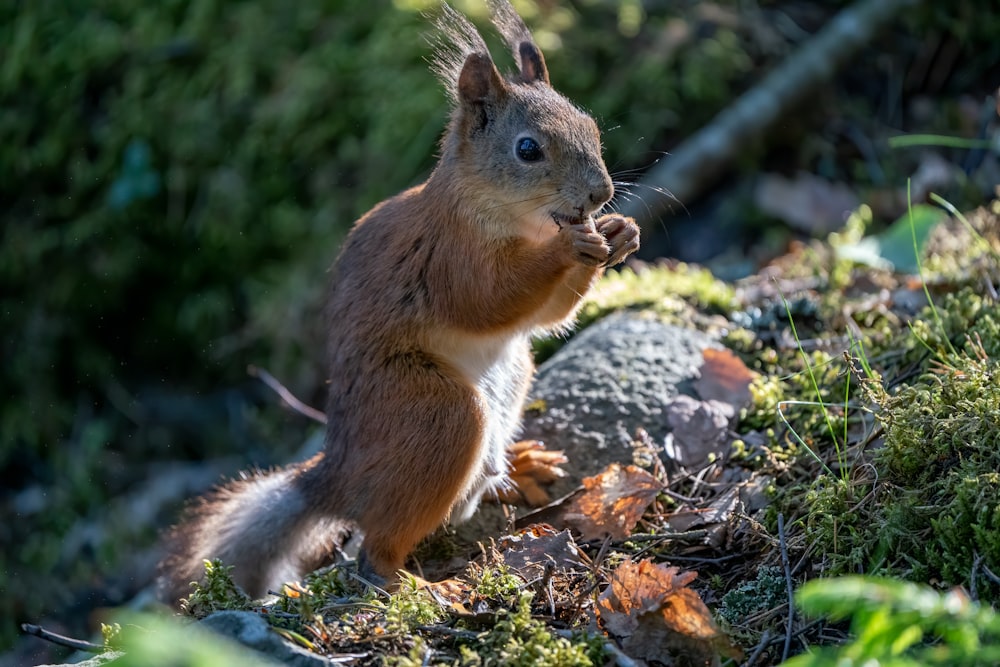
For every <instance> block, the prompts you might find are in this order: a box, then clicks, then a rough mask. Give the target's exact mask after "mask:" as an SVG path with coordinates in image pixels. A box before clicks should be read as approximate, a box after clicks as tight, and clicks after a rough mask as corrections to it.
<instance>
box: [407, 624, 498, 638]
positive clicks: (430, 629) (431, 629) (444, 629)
mask: <svg viewBox="0 0 1000 667" xmlns="http://www.w3.org/2000/svg"><path fill="white" fill-rule="evenodd" d="M417 630H420V631H421V632H427V633H430V634H435V635H442V636H445V637H454V638H455V639H466V640H469V641H476V640H478V639H480V638H481V637H482V634H483V633H481V632H473V631H472V630H460V629H458V628H449V627H448V626H447V625H421V626H419V627H418V628H417Z"/></svg>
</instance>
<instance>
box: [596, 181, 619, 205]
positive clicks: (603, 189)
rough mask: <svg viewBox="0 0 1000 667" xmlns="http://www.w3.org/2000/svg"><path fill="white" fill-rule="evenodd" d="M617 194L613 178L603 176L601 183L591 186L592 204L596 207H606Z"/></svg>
mask: <svg viewBox="0 0 1000 667" xmlns="http://www.w3.org/2000/svg"><path fill="white" fill-rule="evenodd" d="M614 194H615V187H614V185H612V184H611V177H610V176H608V175H607V174H602V177H601V178H600V180H599V181H596V182H594V183H593V184H591V186H590V203H591V204H593V205H594V206H604V204H606V203H607V202H608V201H609V200H610V199H611V197H612V195H614Z"/></svg>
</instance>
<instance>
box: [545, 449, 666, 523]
mask: <svg viewBox="0 0 1000 667" xmlns="http://www.w3.org/2000/svg"><path fill="white" fill-rule="evenodd" d="M583 487H584V491H583V493H582V494H580V495H579V496H576V497H575V498H573V499H572V500H571V501H570V503H569V506H568V507H567V508H566V511H565V514H564V515H563V518H564V519H565V521H566V523H568V524H569V525H570V526H572V527H573V528H575V529H576V530H578V531H580V534H581V535H583V537H584V539H587V540H591V539H597V538H601V537H604V536H605V535H611V537H613V538H615V539H623V538H626V537H628V536H629V534H630V533H631V531H632V527H633V526H635V524H636V523H637V522H638V521H639V519H641V518H642V513H643V512H645V511H646V508H647V507H648V506H649V504H650V503H651V502H653V499H654V498H656V494H658V493H659V492H660V490H661V489H662V488H663V485H662V484H660V483H659V482H658V481H656V478H655V477H653V476H652V475H650V474H649V473H648V472H646V471H645V470H643V469H642V468H638V467H636V466H631V465H630V466H623V465H621V464H620V463H612V464H611V465H609V466H608V467H607V468H606V469H605V470H604V471H603V472H601V473H600V474H598V475H595V476H593V477H585V478H584V479H583Z"/></svg>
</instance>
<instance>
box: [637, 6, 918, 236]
mask: <svg viewBox="0 0 1000 667" xmlns="http://www.w3.org/2000/svg"><path fill="white" fill-rule="evenodd" d="M919 2H920V0H859V1H858V2H856V3H854V4H853V5H851V6H850V7H848V8H846V9H844V10H842V11H841V12H840V13H839V14H837V16H835V17H834V18H833V20H831V21H830V23H829V24H827V25H826V26H825V27H824V28H823V29H822V30H821V31H820V32H819V33H817V34H816V35H815V36H814V37H812V38H811V39H809V40H808V41H806V42H804V43H803V44H802V45H801V46H800V47H799V48H798V49H796V50H795V51H794V52H793V53H792V54H791V55H789V56H788V57H787V58H786V59H785V61H784V62H782V63H781V64H780V65H778V66H777V67H776V68H775V69H774V70H772V71H771V72H770V73H769V74H768V75H767V76H766V77H765V78H764V80H763V81H761V82H760V83H759V84H757V86H755V87H754V88H752V89H751V90H749V91H747V92H746V93H744V94H743V95H742V96H740V97H739V98H738V99H736V101H734V102H733V103H732V104H730V105H729V106H728V107H727V108H726V109H724V110H723V111H722V112H721V113H719V115H718V116H716V117H715V118H714V119H713V120H712V121H711V122H710V123H709V124H708V125H706V126H705V127H703V128H702V129H701V130H699V131H698V132H697V133H695V134H694V135H692V136H691V137H690V138H688V139H687V140H686V141H685V142H683V143H682V144H680V145H679V146H678V147H677V148H676V149H674V150H673V151H672V153H671V154H670V155H668V156H667V157H666V158H665V159H663V160H661V161H660V162H659V164H658V165H657V166H656V167H654V168H653V169H651V170H650V171H649V172H648V173H647V174H646V176H645V177H644V178H643V179H642V180H641V181H640V185H644V186H648V187H650V188H652V189H653V190H654V191H657V190H659V191H664V190H669V191H670V192H671V193H672V194H673V196H674V199H676V200H678V201H680V202H689V201H690V200H693V199H694V198H695V197H697V195H698V194H699V193H700V192H703V191H704V190H705V189H707V188H708V187H709V186H710V185H711V184H712V182H713V181H714V180H715V179H717V178H718V177H719V176H721V175H722V173H723V172H724V171H725V170H726V169H727V168H728V167H729V166H730V165H731V164H732V163H733V161H734V160H735V159H736V157H737V156H739V155H742V154H743V153H744V152H745V151H746V150H747V148H748V146H751V145H752V144H753V143H754V142H757V141H759V140H760V137H761V136H762V135H764V134H765V132H766V131H767V130H768V128H770V127H772V126H773V125H774V124H775V123H776V122H777V121H779V120H780V119H781V118H782V117H784V116H785V115H787V114H788V113H790V112H791V110H793V109H794V108H795V106H796V105H797V104H798V103H799V102H800V101H801V100H803V99H805V98H806V97H807V96H808V95H809V94H810V93H812V92H813V91H814V90H816V89H817V88H819V87H820V86H822V85H824V84H826V83H827V82H828V81H829V80H830V79H832V78H833V76H834V74H835V73H836V72H837V70H838V69H840V68H841V67H843V66H844V65H846V64H847V63H848V62H850V61H851V59H852V58H853V57H854V55H855V54H856V53H857V52H858V51H860V50H861V49H862V48H863V47H865V46H867V45H868V44H869V43H871V41H872V40H873V39H874V38H875V36H876V35H877V34H878V32H879V31H880V30H882V29H883V28H884V27H886V26H887V25H888V24H889V23H890V22H891V21H892V20H893V19H894V18H895V17H896V16H897V15H898V14H899V13H900V11H902V10H903V9H904V8H906V7H910V6H915V5H917V4H919ZM653 129H655V128H653ZM672 201H673V199H669V198H667V197H656V198H653V199H652V200H651V201H648V202H646V201H641V200H640V201H636V200H626V201H625V202H623V206H622V210H621V213H622V214H623V215H628V216H632V217H634V218H636V219H637V220H639V221H640V226H642V227H643V228H644V229H647V230H648V229H649V227H650V224H651V223H652V222H653V221H654V220H655V219H657V218H658V217H659V216H661V215H663V214H665V213H666V212H667V209H668V207H669V206H670V204H671V202H672Z"/></svg>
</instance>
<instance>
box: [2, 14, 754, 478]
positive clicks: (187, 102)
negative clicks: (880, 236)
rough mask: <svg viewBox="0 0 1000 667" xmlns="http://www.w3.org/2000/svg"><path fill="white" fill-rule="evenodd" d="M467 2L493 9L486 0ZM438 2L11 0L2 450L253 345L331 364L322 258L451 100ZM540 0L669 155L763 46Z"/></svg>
mask: <svg viewBox="0 0 1000 667" xmlns="http://www.w3.org/2000/svg"><path fill="white" fill-rule="evenodd" d="M459 5H460V8H461V9H463V10H464V11H467V12H468V13H469V14H470V15H472V16H473V17H474V18H475V19H476V20H477V21H478V22H480V23H482V22H483V21H484V18H485V17H484V15H485V7H484V6H483V5H484V3H472V2H466V3H459ZM466 5H467V6H466ZM432 7H433V3H426V2H416V3H413V2H410V3H408V4H407V3H405V2H401V3H400V4H399V5H398V6H393V5H389V4H388V3H375V4H374V6H373V4H372V3H362V2H359V1H358V0H327V1H326V2H316V3H302V4H300V3H291V4H290V3H283V2H279V1H278V0H257V1H255V2H236V1H229V2H227V1H223V0H214V1H213V0H206V1H205V2H198V3H189V2H182V1H179V0H172V1H166V2H161V3H154V4H149V5H143V6H138V5H135V4H134V3H129V2H123V1H120V0H101V1H99V2H90V1H83V0H67V1H65V2H44V1H43V2H13V3H6V4H5V5H4V6H3V8H0V136H3V137H4V141H3V142H2V145H0V174H3V178H2V179H0V200H3V201H4V202H5V203H6V205H5V207H4V209H3V210H2V211H0V216H2V218H3V219H2V223H0V227H2V230H3V231H2V234H3V237H2V245H0V281H2V283H3V285H4V290H3V293H4V296H3V309H2V315H0V317H2V318H3V319H2V321H0V322H2V324H3V328H4V332H5V333H4V340H3V354H4V359H5V363H4V364H3V368H2V369H0V383H2V384H3V386H5V387H7V388H9V389H12V390H13V391H10V398H9V399H8V400H6V401H4V403H3V405H2V407H0V410H2V412H0V442H2V443H3V444H2V445H0V469H6V470H7V471H8V472H11V471H12V470H17V471H24V470H26V469H27V470H31V469H32V468H33V467H34V466H36V465H39V464H42V463H44V460H45V459H46V457H47V454H46V449H47V447H50V446H52V445H53V444H54V443H56V442H58V441H60V440H61V439H63V438H66V437H67V436H68V435H69V434H70V431H71V426H72V424H73V422H74V416H75V415H78V414H79V410H80V406H81V405H88V406H93V407H94V408H96V409H97V410H98V411H100V410H101V408H102V407H103V406H105V405H106V404H107V403H108V401H109V398H108V396H109V393H110V392H111V390H110V389H109V387H112V386H114V387H124V388H125V389H126V390H127V391H126V396H127V395H128V394H129V392H133V391H136V390H137V389H139V388H141V387H144V386H149V385H153V386H161V387H185V388H188V389H190V390H199V391H206V390H208V389H210V388H212V387H216V386H219V385H229V384H232V383H234V382H237V381H239V380H240V379H242V378H243V377H244V369H245V367H246V365H247V364H248V363H251V362H255V363H260V364H262V365H268V366H269V368H271V369H272V370H273V371H276V372H277V373H279V374H280V376H281V377H283V378H285V379H288V378H289V377H292V378H294V379H297V380H302V382H299V383H297V386H300V387H301V386H302V385H306V386H309V385H310V383H311V384H312V387H310V388H314V387H315V386H318V385H319V384H321V383H320V382H318V371H316V370H315V369H314V366H316V365H318V360H320V359H321V358H322V357H321V354H320V353H318V352H317V351H316V348H317V347H321V345H320V344H319V343H318V341H319V340H321V338H320V337H319V336H318V334H317V331H316V330H317V328H318V323H317V320H318V308H317V303H318V301H319V300H320V294H321V293H322V289H323V284H324V280H325V278H324V269H325V265H326V264H328V263H329V261H330V260H331V259H332V257H333V256H334V254H335V251H336V247H337V243H338V241H339V239H340V238H341V237H342V235H343V234H344V233H345V231H346V229H347V228H348V226H349V224H350V223H351V222H352V221H353V220H354V219H355V218H356V217H357V216H358V215H359V214H360V213H362V212H364V211H365V210H367V209H368V208H370V207H371V206H372V205H373V204H375V203H376V202H377V201H379V200H381V199H383V198H385V197H386V196H389V195H391V194H393V193H395V192H397V191H399V190H400V189H402V188H404V187H406V186H407V185H410V184H413V183H415V182H419V181H420V180H422V178H423V177H424V176H425V175H426V173H427V171H428V170H429V168H430V167H431V165H432V163H433V160H434V153H435V142H436V141H437V139H438V136H439V134H440V132H441V128H442V127H443V124H444V120H445V116H446V113H447V110H446V107H445V102H444V96H443V94H442V92H441V91H440V89H439V86H438V85H437V83H436V82H435V81H434V80H433V78H432V77H431V75H430V74H429V73H428V71H427V69H426V63H425V62H424V60H425V59H426V57H427V55H428V52H429V47H428V45H427V43H426V40H425V39H424V37H425V36H426V33H427V32H428V30H429V24H428V22H427V21H426V20H425V18H424V17H423V16H422V15H421V12H422V11H424V10H428V9H431V8H432ZM519 9H520V10H521V11H522V13H524V14H525V16H526V17H527V18H528V20H529V22H530V23H532V24H533V25H535V26H537V27H536V33H537V34H538V39H539V41H540V42H541V43H542V44H543V47H544V48H546V50H547V53H548V55H549V58H550V66H551V68H552V70H553V79H554V80H555V82H556V84H557V86H558V87H560V88H561V89H563V90H565V91H566V92H567V94H569V96H570V97H572V98H574V99H576V100H578V101H579V102H580V103H581V104H583V105H584V106H586V107H589V108H591V109H592V110H593V112H594V113H595V115H596V116H597V117H598V118H599V119H600V120H601V121H602V124H603V125H604V126H605V127H606V128H607V129H616V128H618V126H619V125H621V124H622V123H623V122H627V123H628V129H624V130H623V129H621V128H618V131H616V132H610V133H609V134H608V140H607V144H608V147H609V149H608V152H609V154H610V155H611V156H612V158H616V159H624V160H625V161H631V163H640V164H642V163H648V162H651V161H652V160H651V159H650V158H649V155H648V152H646V151H647V149H648V143H649V142H651V141H652V140H653V139H654V138H655V136H656V133H652V132H650V131H649V128H650V127H658V128H665V129H666V130H669V129H670V128H671V127H674V126H676V125H677V123H678V122H679V118H673V117H672V116H671V113H672V112H671V110H672V109H678V108H681V107H683V106H685V105H686V106H688V108H690V105H689V104H688V103H689V102H692V101H695V100H697V101H698V102H699V104H698V105H696V106H698V107H700V108H701V109H703V112H702V113H700V114H698V115H697V116H695V115H692V116H690V117H688V118H687V122H686V124H687V125H689V126H693V125H694V124H697V123H700V122H703V121H704V120H705V119H706V118H707V117H708V115H709V114H710V113H712V112H713V111H714V109H715V108H717V107H721V106H722V105H723V103H724V101H725V99H726V97H727V95H728V93H729V88H730V85H729V83H730V81H731V80H732V78H733V77H735V76H737V75H738V74H740V73H741V72H743V71H745V69H746V68H747V66H748V56H747V55H746V54H745V53H743V52H742V51H741V46H740V43H739V41H738V40H737V39H736V38H735V37H734V35H733V34H732V33H731V31H729V32H727V31H725V30H722V31H721V32H719V34H715V33H711V34H709V35H708V37H706V38H704V39H698V40H695V39H694V37H693V34H694V33H693V32H692V30H691V29H690V27H688V28H684V27H683V26H684V25H685V24H684V23H683V21H681V20H680V19H678V18H676V17H669V16H663V17H657V18H656V19H648V20H647V17H645V16H644V15H643V14H642V12H641V7H640V6H638V5H636V4H634V3H633V4H628V3H626V4H623V5H621V6H613V5H608V6H593V7H590V8H589V9H588V12H586V13H577V12H574V11H573V10H572V9H569V8H568V7H546V8H545V10H544V11H543V10H542V9H540V8H539V7H538V6H536V5H534V4H533V3H531V2H522V3H519ZM637 12H638V13H637ZM615 26H617V27H618V28H619V34H615V33H614V32H612V30H610V28H613V27H615ZM639 28H642V29H643V31H642V32H640V31H639ZM621 33H630V34H632V35H633V36H632V37H631V38H627V37H625V36H624V35H623V34H621ZM668 33H669V34H670V35H672V36H673V37H672V40H673V41H671V42H670V48H669V49H667V50H666V51H665V49H666V47H664V46H663V44H662V43H660V42H662V41H663V39H662V38H659V37H657V36H658V35H659V36H660V37H662V35H665V34H668ZM630 39H631V41H632V42H634V46H635V47H637V50H636V51H635V52H630V48H629V41H630ZM655 39H660V42H655V41H654V40H655ZM684 44H687V46H688V49H687V53H688V55H689V57H688V58H686V59H685V60H684V61H683V62H684V65H683V67H681V66H680V65H679V64H678V62H680V61H679V60H677V59H676V56H677V55H678V54H679V53H680V51H679V48H680V46H682V45H684ZM497 57H498V61H500V62H501V63H503V64H507V63H509V58H507V57H505V56H504V54H502V52H500V51H499V49H498V52H497ZM650 82H656V83H657V85H650ZM637 100H641V104H636V101H637ZM636 127H641V128H643V130H642V131H641V133H640V132H637V131H636V130H635V128H636ZM304 362H305V363H304ZM303 366H306V367H308V368H309V370H303ZM293 386H295V385H294V384H293ZM10 466H14V467H13V468H11V467H10ZM5 481H11V480H10V479H8V480H5Z"/></svg>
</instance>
